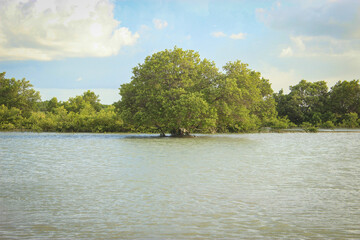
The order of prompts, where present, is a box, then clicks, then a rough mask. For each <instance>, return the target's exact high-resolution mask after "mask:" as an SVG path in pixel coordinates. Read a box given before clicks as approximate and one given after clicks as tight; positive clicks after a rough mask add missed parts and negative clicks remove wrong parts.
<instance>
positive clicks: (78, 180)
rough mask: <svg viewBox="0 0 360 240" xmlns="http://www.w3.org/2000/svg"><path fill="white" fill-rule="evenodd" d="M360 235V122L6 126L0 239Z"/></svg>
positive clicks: (0, 161) (0, 153) (0, 166)
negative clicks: (269, 129)
mask: <svg viewBox="0 0 360 240" xmlns="http://www.w3.org/2000/svg"><path fill="white" fill-rule="evenodd" d="M204 238H205V239H209V238H212V239H277V238H286V239H360V133H316V134H307V133H281V134H273V133H268V134H236V135H200V136H198V137H196V138H186V139H179V138H158V137H156V136H155V135H129V134H125V135H124V134H58V133H4V132H2V133H0V239H204Z"/></svg>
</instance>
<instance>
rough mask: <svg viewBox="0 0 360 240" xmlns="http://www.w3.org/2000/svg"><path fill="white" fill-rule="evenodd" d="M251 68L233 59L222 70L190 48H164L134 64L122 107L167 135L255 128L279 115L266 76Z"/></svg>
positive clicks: (127, 115) (128, 118)
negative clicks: (262, 76)
mask: <svg viewBox="0 0 360 240" xmlns="http://www.w3.org/2000/svg"><path fill="white" fill-rule="evenodd" d="M247 67H248V65H247V64H243V63H241V62H240V61H236V62H229V63H228V64H227V65H226V66H224V71H225V72H224V73H223V72H220V71H219V70H218V69H217V68H216V66H215V63H214V62H212V61H209V60H207V59H201V58H200V56H199V53H197V52H194V51H192V50H182V49H181V48H177V47H175V48H174V49H172V50H164V51H161V52H158V53H155V54H153V55H152V56H148V57H146V58H145V61H144V63H142V64H139V65H138V66H136V67H134V68H133V76H132V78H131V79H132V80H131V82H130V83H126V84H123V85H121V88H120V95H121V97H122V98H121V101H120V102H119V105H118V106H119V108H120V111H121V112H122V117H123V119H124V121H125V122H128V123H130V124H132V125H135V126H138V127H140V126H142V127H144V126H146V127H149V128H151V127H154V128H156V129H158V131H159V132H160V133H162V134H163V135H164V134H165V133H167V132H169V133H171V134H172V135H184V134H186V133H190V132H194V131H210V132H214V131H216V130H219V129H220V130H221V131H227V130H231V129H236V130H241V129H244V130H249V129H251V128H257V127H259V126H260V125H261V124H262V123H263V121H266V120H268V119H270V118H274V117H276V111H275V102H274V100H273V99H272V98H271V96H272V89H271V86H270V84H269V82H268V80H265V79H263V78H261V76H260V73H258V72H255V71H252V70H250V69H248V68H247ZM264 111H265V113H264ZM251 125H253V126H251Z"/></svg>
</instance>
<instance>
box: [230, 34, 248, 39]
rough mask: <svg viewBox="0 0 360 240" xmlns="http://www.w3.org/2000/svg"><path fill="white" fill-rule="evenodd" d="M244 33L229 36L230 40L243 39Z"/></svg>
mask: <svg viewBox="0 0 360 240" xmlns="http://www.w3.org/2000/svg"><path fill="white" fill-rule="evenodd" d="M245 37H246V33H237V34H231V36H230V38H231V39H235V40H239V39H245Z"/></svg>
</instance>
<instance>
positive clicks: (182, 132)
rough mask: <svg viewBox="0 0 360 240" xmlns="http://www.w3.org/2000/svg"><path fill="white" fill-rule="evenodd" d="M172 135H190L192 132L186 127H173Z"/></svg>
mask: <svg viewBox="0 0 360 240" xmlns="http://www.w3.org/2000/svg"><path fill="white" fill-rule="evenodd" d="M171 136H172V137H189V136H191V135H190V132H189V131H188V130H186V129H185V128H178V129H173V130H172V131H171Z"/></svg>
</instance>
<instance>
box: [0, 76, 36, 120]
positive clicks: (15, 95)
mask: <svg viewBox="0 0 360 240" xmlns="http://www.w3.org/2000/svg"><path fill="white" fill-rule="evenodd" d="M39 101H40V93H39V92H37V91H35V90H34V89H33V88H32V85H31V84H30V82H29V81H26V80H25V78H24V79H22V80H15V78H11V79H7V78H5V72H3V73H0V105H5V106H6V107H8V108H13V107H15V108H18V109H20V110H21V114H22V115H23V116H25V117H28V116H30V114H31V112H32V111H34V110H36V106H37V103H38V102H39Z"/></svg>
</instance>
